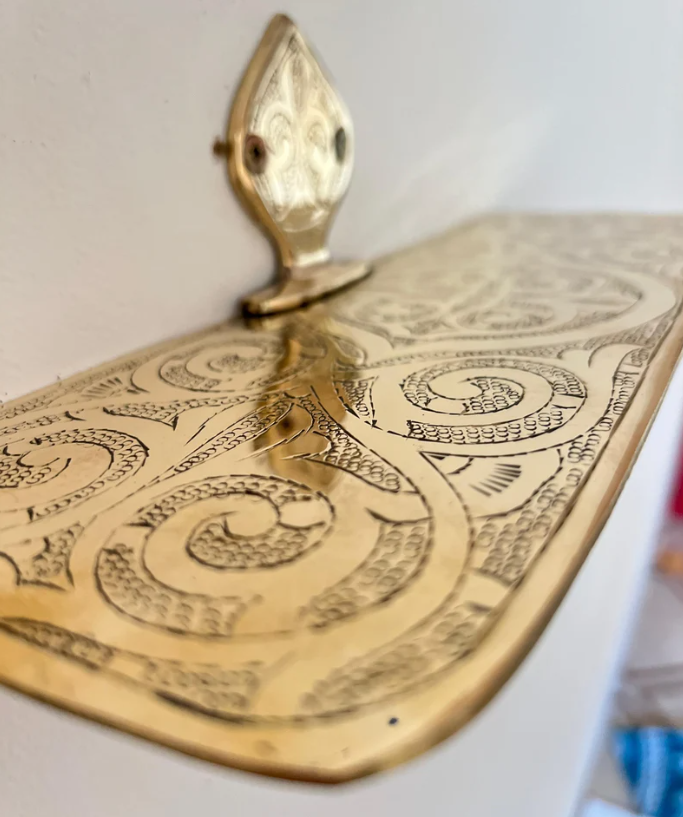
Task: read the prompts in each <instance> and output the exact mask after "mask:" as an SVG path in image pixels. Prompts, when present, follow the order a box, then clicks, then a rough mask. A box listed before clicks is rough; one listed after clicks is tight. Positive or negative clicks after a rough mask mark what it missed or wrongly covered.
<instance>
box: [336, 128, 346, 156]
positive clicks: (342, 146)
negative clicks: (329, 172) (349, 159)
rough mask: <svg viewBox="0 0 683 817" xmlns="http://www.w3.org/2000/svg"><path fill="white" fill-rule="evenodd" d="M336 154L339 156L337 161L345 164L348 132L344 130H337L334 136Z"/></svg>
mask: <svg viewBox="0 0 683 817" xmlns="http://www.w3.org/2000/svg"><path fill="white" fill-rule="evenodd" d="M334 152H335V153H336V154H337V161H338V162H343V161H344V157H345V156H346V131H345V130H344V128H337V132H336V133H335V134H334Z"/></svg>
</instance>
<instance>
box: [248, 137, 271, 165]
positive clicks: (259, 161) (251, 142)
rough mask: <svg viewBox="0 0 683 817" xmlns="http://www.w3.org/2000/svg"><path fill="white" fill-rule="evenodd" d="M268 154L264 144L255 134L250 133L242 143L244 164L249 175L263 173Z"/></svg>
mask: <svg viewBox="0 0 683 817" xmlns="http://www.w3.org/2000/svg"><path fill="white" fill-rule="evenodd" d="M267 160H268V154H267V152H266V143H265V142H264V141H263V139H261V137H260V136H257V135H256V134H255V133H250V134H249V135H248V136H247V138H246V139H245V141H244V164H245V165H246V166H247V170H249V171H250V172H251V173H256V174H258V173H263V171H264V170H265V169H266V162H267Z"/></svg>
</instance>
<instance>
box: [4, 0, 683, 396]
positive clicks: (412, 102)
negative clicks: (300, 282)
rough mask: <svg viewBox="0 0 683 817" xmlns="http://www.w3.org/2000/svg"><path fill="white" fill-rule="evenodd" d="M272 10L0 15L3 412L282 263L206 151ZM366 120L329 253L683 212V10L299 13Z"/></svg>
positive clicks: (50, 0)
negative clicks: (494, 214)
mask: <svg viewBox="0 0 683 817" xmlns="http://www.w3.org/2000/svg"><path fill="white" fill-rule="evenodd" d="M278 10H282V9H281V4H280V2H275V0H98V1H97V2H92V0H67V1H65V2H55V0H2V2H0V305H1V306H2V310H1V312H0V399H7V398H12V397H16V396H19V395H21V394H22V393H24V392H26V391H27V390H29V389H33V388H36V387H38V386H41V385H45V384H47V383H49V382H51V381H53V380H54V379H55V378H56V377H58V376H62V377H63V376H66V375H68V374H71V373H73V372H75V371H78V370H81V369H83V368H84V367H86V366H89V365H91V364H94V363H97V362H99V361H101V360H103V359H106V358H108V357H112V356H114V355H117V354H119V353H122V352H124V351H127V350H129V349H132V348H135V347H137V346H140V345H143V344H146V343H149V342H151V341H155V340H158V339H161V338H163V337H166V336H170V335H174V334H178V333H180V332H183V331H186V330H190V329H193V328H197V327H199V326H201V325H203V324H205V323H207V322H212V321H216V320H219V319H221V318H222V317H223V316H225V315H227V314H228V313H230V312H231V311H232V310H233V308H234V304H235V301H236V298H237V297H238V296H239V295H240V294H241V293H243V292H245V291H247V290H249V289H251V288H253V287H256V286H257V285H259V284H261V283H262V282H263V281H265V279H266V278H267V277H268V275H269V274H270V270H271V266H272V261H271V257H270V254H269V250H268V248H267V247H266V245H265V244H264V242H263V241H262V239H261V237H260V236H259V235H258V234H257V233H256V231H255V230H254V229H253V228H252V227H250V226H248V224H247V221H246V218H245V217H244V216H243V215H242V213H241V211H240V210H239V208H238V206H237V205H236V203H235V202H234V201H233V199H232V196H231V194H230V192H229V191H228V189H227V186H226V181H225V177H224V174H223V172H222V170H221V167H220V166H219V165H218V164H217V163H216V161H215V160H214V159H213V157H212V155H211V150H210V147H211V144H212V141H213V139H214V137H215V136H216V135H217V134H218V133H219V132H220V131H221V128H222V126H223V124H224V120H225V117H226V113H227V106H228V101H229V99H230V97H231V94H232V92H233V89H234V86H235V81H236V79H237V77H238V76H239V74H240V71H241V70H242V68H243V67H244V65H245V63H246V61H247V59H248V57H249V56H250V53H251V51H252V49H253V47H254V45H255V43H256V41H257V39H258V37H259V36H260V33H261V30H262V28H263V27H264V25H265V24H266V22H267V20H268V18H269V16H270V15H271V14H272V13H273V12H275V11H278ZM284 10H286V11H288V12H289V13H290V14H292V15H293V16H294V18H295V19H296V20H297V21H298V22H299V23H300V24H301V26H302V27H303V28H304V30H305V31H306V32H307V33H308V35H309V36H310V38H311V39H312V40H313V42H314V43H315V44H316V45H317V47H318V49H319V51H320V52H321V53H322V54H323V55H324V58H325V60H326V62H327V64H328V66H329V67H330V69H331V71H332V73H333V74H334V76H335V77H336V79H337V82H338V85H339V87H340V89H341V91H342V93H343V95H344V97H345V99H346V101H347V103H348V105H349V107H350V108H351V111H352V113H353V116H354V119H355V121H356V125H357V167H356V176H355V181H354V183H353V185H352V189H351V193H350V195H349V199H348V203H347V205H346V207H345V209H344V210H343V211H342V214H341V216H340V218H339V221H338V224H337V228H336V231H335V234H334V245H335V247H336V248H337V249H338V250H339V251H343V252H344V253H346V254H348V255H352V254H367V255H373V254H376V253H378V252H382V251H385V250H387V249H390V248H393V247H395V246H396V245H398V244H401V243H405V242H407V241H409V240H412V239H413V238H415V237H418V236H422V235H424V234H426V233H429V232H433V231H435V230H438V229H439V228H441V227H442V226H445V225H447V224H448V223H450V222H452V221H453V220H455V219H456V218H459V217H462V216H463V215H464V214H466V213H470V212H473V211H476V210H478V209H481V208H484V207H489V206H515V207H526V208H539V207H555V208H556V207H561V208H630V209H667V208H680V207H681V203H682V202H683V66H682V62H683V49H681V42H683V3H682V2H681V1H680V0H676V1H675V2H674V0H571V2H567V0H514V2H510V0H477V2H472V1H471V0H422V2H415V1H414V0H362V1H361V0H344V1H343V2H342V0H325V1H324V2H323V0H290V2H289V4H288V6H287V7H286V8H285V9H284Z"/></svg>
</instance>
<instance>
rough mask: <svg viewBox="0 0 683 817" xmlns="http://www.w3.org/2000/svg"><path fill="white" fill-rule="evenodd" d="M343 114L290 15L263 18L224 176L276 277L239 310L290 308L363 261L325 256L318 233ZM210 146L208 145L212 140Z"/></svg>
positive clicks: (344, 157) (361, 271)
mask: <svg viewBox="0 0 683 817" xmlns="http://www.w3.org/2000/svg"><path fill="white" fill-rule="evenodd" d="M352 134H353V129H352V123H351V118H350V117H349V114H348V112H347V110H346V108H345V107H344V104H343V103H342V101H341V99H340V98H339V96H338V94H337V93H336V91H335V90H334V89H333V88H332V86H331V84H330V82H329V80H328V79H327V78H326V77H325V75H324V73H323V71H322V69H321V67H320V65H319V63H318V61H317V60H316V58H315V57H314V55H313V53H312V52H311V50H310V48H309V46H308V45H307V44H306V42H305V41H304V39H303V37H302V36H301V34H300V32H299V31H298V29H297V28H296V26H295V25H294V23H293V22H292V21H291V20H290V19H289V18H287V17H285V16H284V15H282V14H279V15H277V16H276V17H275V18H274V19H273V20H272V22H271V24H270V26H269V27H268V29H267V31H266V33H265V34H264V36H263V39H262V40H261V43H260V44H259V46H258V48H257V50H256V53H255V54H254V57H253V58H252V61H251V63H250V64H249V67H248V69H247V71H246V74H245V75H244V78H243V80H242V83H241V85H240V88H239V90H238V92H237V95H236V97H235V101H234V103H233V107H232V112H231V114H230V122H229V124H228V135H227V150H225V149H224V148H223V147H222V145H221V143H220V142H219V143H217V144H218V145H219V146H221V149H220V150H219V151H218V152H219V153H227V158H228V169H229V175H230V180H231V182H232V184H233V187H234V188H235V190H236V192H237V194H238V195H239V197H240V199H241V201H243V202H244V204H245V206H246V207H247V209H248V210H249V212H250V213H251V214H252V216H253V217H254V218H255V220H256V222H257V223H258V224H259V226H260V227H261V228H262V229H263V230H264V231H265V232H266V234H267V235H268V237H269V238H270V239H271V241H272V242H273V244H274V246H275V248H276V250H277V253H278V259H279V260H278V264H279V272H278V282H277V283H276V285H275V286H272V287H269V288H268V289H267V290H265V291H262V292H258V293H255V294H253V295H250V296H249V297H248V298H246V299H245V300H244V303H243V306H244V310H245V312H247V313H249V314H253V315H267V314H272V313H275V312H282V311H284V310H288V309H293V308H294V307H297V306H301V305H302V304H305V303H308V302H310V301H313V300H316V299H317V298H320V297H321V296H323V295H327V294H329V293H331V292H334V291H335V290H337V289H340V288H341V287H344V286H347V285H348V284H351V283H353V282H354V281H358V280H359V279H361V278H363V277H365V276H366V275H367V274H368V273H369V272H370V267H369V265H368V264H366V263H364V262H349V263H338V262H337V263H332V262H331V260H330V251H329V249H328V247H327V233H328V231H329V228H330V225H331V223H332V219H333V217H334V214H335V212H336V210H337V208H338V207H339V204H340V203H341V201H342V198H343V196H344V194H345V193H346V189H347V187H348V185H349V181H350V179H351V170H352V167H353V144H352V142H353V140H352ZM214 150H216V148H215V147H214Z"/></svg>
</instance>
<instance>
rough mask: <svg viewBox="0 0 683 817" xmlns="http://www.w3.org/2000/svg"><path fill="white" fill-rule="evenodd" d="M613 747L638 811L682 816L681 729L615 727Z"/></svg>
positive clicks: (662, 816)
mask: <svg viewBox="0 0 683 817" xmlns="http://www.w3.org/2000/svg"><path fill="white" fill-rule="evenodd" d="M613 749H614V754H615V756H616V758H617V762H618V763H619V765H620V766H621V768H622V770H623V772H624V774H625V776H626V779H627V780H628V784H629V787H630V789H631V794H632V796H633V800H634V804H635V805H636V806H637V807H638V810H639V811H641V812H642V813H643V814H645V815H647V817H683V731H680V730H678V729H660V728H657V727H648V728H643V729H640V728H634V729H616V730H614V733H613Z"/></svg>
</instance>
